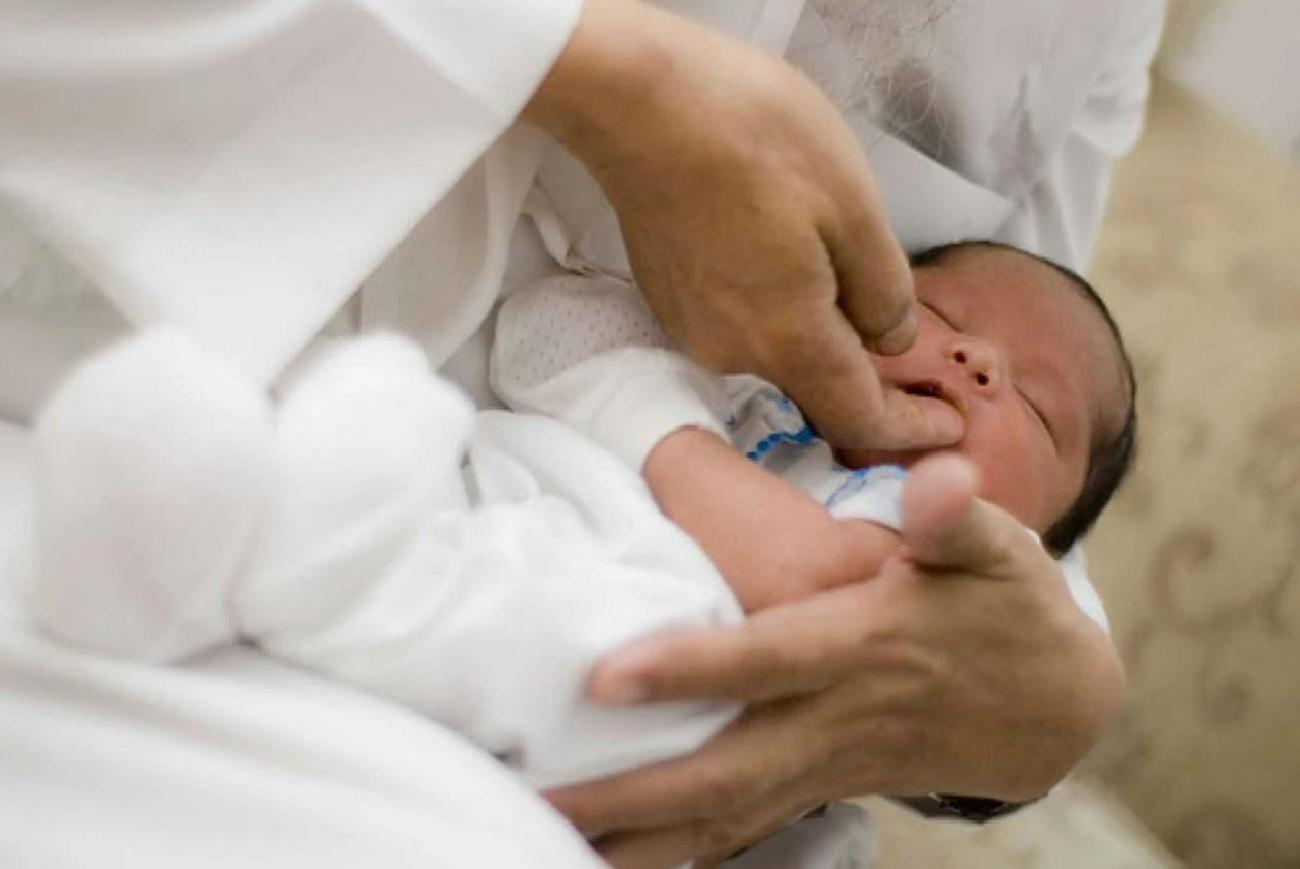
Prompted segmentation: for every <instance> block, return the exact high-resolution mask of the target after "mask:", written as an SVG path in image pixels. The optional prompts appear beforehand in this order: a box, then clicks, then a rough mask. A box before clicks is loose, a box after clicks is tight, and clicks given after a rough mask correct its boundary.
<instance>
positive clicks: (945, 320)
mask: <svg viewBox="0 0 1300 869" xmlns="http://www.w3.org/2000/svg"><path fill="white" fill-rule="evenodd" d="M920 304H921V307H922V308H925V309H926V310H927V311H929V312H930V313H931V314H934V315H935V316H936V317H938V318H939V321H940V322H942V323H943V324H944V325H945V326H947V327H948V328H949V329H952V330H953V331H954V332H958V331H960V330H959V329H958V328H957V326H956V324H955V323H953V321H952V318H951V317H948V316H947V315H945V314H944V312H943V311H940V310H939V309H938V307H936V306H935V305H933V304H931V303H930V302H921V303H920Z"/></svg>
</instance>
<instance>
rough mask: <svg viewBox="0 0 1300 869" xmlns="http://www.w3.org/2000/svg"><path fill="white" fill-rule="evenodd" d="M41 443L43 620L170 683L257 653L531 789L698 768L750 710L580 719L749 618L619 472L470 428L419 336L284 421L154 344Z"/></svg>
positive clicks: (701, 708)
mask: <svg viewBox="0 0 1300 869" xmlns="http://www.w3.org/2000/svg"><path fill="white" fill-rule="evenodd" d="M36 442H37V451H38V456H39V458H38V472H37V480H36V490H37V491H36V501H37V521H36V524H37V529H38V534H37V537H38V544H37V559H36V563H37V570H36V587H35V589H34V595H33V601H34V608H35V611H36V614H37V617H38V619H39V620H40V621H41V623H42V624H43V626H44V627H45V628H46V629H47V630H48V631H50V632H51V633H53V634H54V635H56V636H57V637H59V638H61V639H62V640H64V641H65V642H68V643H71V644H74V645H77V646H82V647H89V648H93V649H97V650H101V651H104V652H109V653H112V654H115V655H119V656H124V657H129V658H133V659H137V660H144V661H150V662H159V663H170V662H177V661H182V660H184V659H186V658H188V657H190V656H193V655H195V654H197V653H200V652H203V651H205V650H209V649H212V648H214V647H219V646H221V645H225V644H230V643H236V642H240V641H252V642H255V643H257V644H258V645H259V646H261V647H262V648H263V649H265V650H267V651H269V652H271V653H272V654H275V655H277V656H279V657H282V658H284V659H287V660H289V661H292V662H294V663H297V664H300V665H302V666H306V667H308V668H311V669H313V670H317V671H319V672H322V673H326V674H328V675H331V676H334V677H338V678H342V679H343V680H345V681H347V682H349V683H351V684H354V685H357V686H359V687H361V688H364V689H366V690H369V691H372V692H375V693H378V694H380V695H382V696H385V697H388V698H391V699H393V700H396V701H398V702H400V703H402V704H404V705H407V706H410V707H412V708H414V709H416V710H417V711H419V712H421V713H423V714H426V715H428V716H430V717H433V718H435V719H436V720H438V721H441V722H443V723H445V724H448V725H450V726H451V727H453V728H455V729H457V730H458V731H459V732H461V733H462V734H464V735H466V736H467V737H469V738H470V739H472V740H473V741H474V742H476V743H477V744H479V745H480V746H482V747H484V748H486V749H487V750H489V751H491V752H493V753H494V754H497V755H498V756H500V757H503V758H505V759H506V760H508V761H509V762H510V763H511V764H512V765H514V766H516V767H518V768H520V769H521V770H522V771H523V772H524V773H525V774H526V776H527V777H528V778H529V780H530V781H532V782H533V783H535V784H540V785H550V784H556V783H559V782H567V781H575V780H579V779H584V778H589V777H594V776H598V775H602V774H605V773H609V772H612V771H615V770H619V769H623V768H626V767H628V766H632V765H636V764H641V763H645V762H649V761H653V760H657V759H661V758H664V757H668V756H671V755H675V754H678V753H681V752H684V751H688V750H690V749H692V748H694V747H696V746H697V745H699V744H701V743H702V742H703V741H704V740H705V739H706V738H708V736H710V735H712V734H713V733H714V732H715V731H716V730H717V729H718V728H720V727H721V726H722V725H724V724H725V723H726V722H727V721H729V720H730V719H731V718H732V717H733V716H734V714H735V712H736V711H737V710H736V709H735V708H734V707H732V706H726V705H721V704H701V703H694V704H667V705H663V706H658V707H651V708H639V709H608V708H598V707H595V706H592V705H590V704H587V703H586V702H585V701H584V700H583V698H582V692H583V686H584V682H585V678H586V674H587V672H588V670H589V669H590V667H591V666H592V665H593V664H594V663H595V662H596V661H597V660H598V659H599V658H600V657H601V656H602V655H604V654H606V653H608V652H610V651H612V650H614V649H615V648H617V647H618V646H620V645H622V644H624V643H626V642H628V641H630V640H632V639H635V638H637V637H640V636H644V635H646V634H649V633H652V632H656V631H662V630H668V629H674V628H681V627H691V626H703V625H710V624H721V623H726V622H731V621H739V619H740V618H741V613H740V610H739V607H738V606H737V604H736V603H735V600H734V598H733V597H732V595H731V593H730V591H729V590H728V589H727V587H726V586H725V584H724V583H723V581H722V579H721V577H720V576H719V575H718V574H717V572H716V570H715V569H714V568H713V566H712V564H711V563H710V562H709V561H708V559H707V558H706V557H705V556H704V555H703V553H701V552H700V551H699V550H698V548H696V547H695V545H694V544H693V543H692V542H691V541H690V539H689V538H688V537H686V536H685V535H684V534H682V533H681V532H680V531H678V530H677V529H676V528H675V527H674V526H672V525H671V523H669V522H668V521H667V520H666V519H664V517H663V516H662V515H660V514H659V512H658V510H657V509H656V508H655V507H654V504H653V501H652V500H651V499H650V497H649V495H648V493H647V492H646V490H645V488H644V485H643V484H642V482H641V481H640V480H639V479H638V478H637V477H636V475H635V474H633V473H632V472H631V471H629V470H628V469H627V468H625V467H624V466H623V465H622V464H621V463H620V462H619V461H618V460H617V459H615V458H614V457H612V456H609V455H608V454H607V453H605V451H603V450H602V449H600V448H599V447H597V446H595V445H594V444H592V443H589V442H588V441H586V440H585V439H584V438H582V436H580V435H578V434H576V433H574V432H572V431H570V430H569V429H567V428H565V427H563V426H561V425H560V424H558V423H555V422H551V421H549V420H545V419H542V418H538V417H529V416H524V415H519V414H505V413H491V412H489V413H482V414H475V413H474V411H473V409H472V407H471V406H470V404H469V402H468V401H467V400H466V399H465V398H464V397H463V396H462V395H461V394H460V392H459V391H458V390H457V389H455V388H454V387H452V386H451V385H450V384H449V383H447V382H446V381H443V380H441V379H440V378H438V377H437V376H435V375H434V374H432V373H431V372H430V371H429V369H428V366H427V364H426V361H425V359H424V357H423V355H422V354H421V353H420V352H419V350H418V349H417V348H416V347H415V346H414V345H413V344H411V343H409V342H407V341H405V340H403V339H399V338H396V337H391V336H376V337H368V338H361V339H353V340H348V341H343V342H340V343H338V344H336V345H333V346H331V347H328V348H326V349H325V350H324V351H323V352H322V353H321V354H320V355H319V356H318V357H317V358H315V359H314V360H312V361H310V362H309V363H308V364H306V365H305V366H304V368H303V369H302V370H301V371H300V372H299V373H298V374H297V375H295V377H294V378H293V379H292V380H291V381H290V382H289V383H288V384H287V385H286V386H285V387H284V389H283V394H282V396H281V399H280V401H279V402H277V403H276V404H274V405H273V403H272V402H271V401H270V399H269V398H268V397H267V396H266V395H265V393H264V392H263V391H262V390H261V389H259V388H258V387H257V386H256V385H255V384H254V383H252V382H251V381H249V380H247V379H245V378H244V377H243V376H242V375H241V374H240V373H239V371H238V370H237V369H236V368H234V367H232V366H230V365H228V364H226V363H224V362H222V361H221V360H220V359H219V358H218V357H217V356H216V355H214V354H211V353H209V352H207V351H206V350H204V348H203V347H202V346H201V345H200V344H198V343H197V342H195V341H193V340H192V339H190V338H189V337H188V336H187V335H185V334H183V333H181V332H179V331H176V330H167V329H157V330H151V331H148V332H145V333H142V334H140V335H137V336H136V337H134V338H132V339H130V340H129V341H127V342H125V343H123V344H121V345H118V346H117V347H114V348H112V349H110V350H108V351H107V352H105V353H103V354H101V355H100V356H98V357H96V358H94V359H92V360H91V361H90V362H89V363H88V364H86V365H85V366H83V367H82V368H81V369H79V370H78V371H77V372H76V373H75V374H74V375H73V376H72V377H71V378H70V379H69V381H68V382H67V383H65V384H64V385H63V386H62V387H61V388H60V390H59V391H58V393H57V394H56V395H55V396H54V398H53V399H52V401H51V402H50V404H49V405H48V407H47V409H46V410H45V412H44V414H43V415H42V417H41V418H40V420H39V422H38V425H37V430H36Z"/></svg>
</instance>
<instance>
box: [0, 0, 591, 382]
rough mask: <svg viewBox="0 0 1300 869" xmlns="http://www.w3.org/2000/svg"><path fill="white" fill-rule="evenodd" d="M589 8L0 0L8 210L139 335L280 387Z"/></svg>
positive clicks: (572, 3)
mask: <svg viewBox="0 0 1300 869" xmlns="http://www.w3.org/2000/svg"><path fill="white" fill-rule="evenodd" d="M581 5H582V4H581V0H547V2H536V0H212V2H205V3H175V2H171V0H65V2H58V3H51V2H48V0H6V2H4V3H3V4H2V9H3V11H2V12H0V17H3V20H4V25H3V27H0V117H3V118H4V123H3V124H0V167H2V168H0V200H4V201H5V202H6V203H7V204H8V205H10V206H12V207H13V208H14V209H15V211H16V213H18V214H19V215H20V216H21V217H22V219H23V220H24V221H26V222H27V223H29V224H30V225H31V226H33V227H34V229H35V230H36V231H37V232H38V233H39V234H40V235H41V236H43V237H44V238H45V239H46V240H47V241H49V242H50V243H51V244H52V245H53V246H54V247H55V248H56V249H57V250H58V251H59V252H60V253H62V254H63V255H64V256H66V257H67V258H68V259H69V260H71V261H72V262H74V263H76V264H77V265H78V267H80V268H81V269H82V270H83V271H85V272H86V273H87V274H88V275H89V276H90V277H91V279H92V280H93V281H94V282H95V283H96V284H97V285H99V286H100V287H101V288H102V289H103V290H104V291H105V292H106V293H107V294H108V295H109V296H110V297H111V298H112V299H113V300H114V302H115V303H116V304H117V305H118V306H119V307H120V308H121V309H122V310H123V311H124V312H125V313H126V314H127V315H128V317H130V318H131V319H132V320H134V321H135V322H136V323H137V324H141V325H144V324H154V323H161V322H165V323H173V324H179V325H182V326H184V327H185V328H186V329H188V330H189V331H191V332H192V333H193V334H196V335H199V336H201V337H204V338H209V339H212V340H210V341H209V343H210V344H211V343H216V344H218V345H220V346H221V348H222V349H223V351H229V356H230V357H231V358H237V359H238V361H240V362H241V363H244V367H245V368H246V370H251V371H253V372H254V373H255V374H256V376H258V377H259V378H260V379H262V380H263V382H266V381H269V379H270V377H272V376H273V375H274V374H275V373H276V372H277V371H278V369H279V368H280V367H281V366H282V365H283V364H284V363H285V362H286V361H287V359H288V357H289V356H290V355H292V353H293V352H295V351H296V350H298V349H300V347H301V345H302V344H303V343H305V341H306V340H307V337H308V336H310V335H311V334H312V333H314V332H315V331H316V330H317V329H318V328H319V327H320V326H321V325H322V324H323V323H324V322H325V321H326V320H327V319H328V317H329V316H330V315H331V314H332V313H333V312H334V311H335V310H336V309H337V308H338V307H339V306H340V305H341V304H342V302H343V301H344V300H345V299H346V298H347V296H348V295H350V294H351V293H352V292H353V291H354V290H355V288H356V286H357V285H358V284H359V283H360V281H361V280H362V279H363V278H364V277H365V276H366V275H367V274H368V273H369V272H370V271H372V270H373V269H374V268H375V266H376V265H378V264H379V262H380V261H381V260H382V259H383V258H384V256H385V255H386V253H387V252H388V251H389V250H391V249H392V248H393V247H394V246H395V245H396V244H397V243H398V242H399V241H401V239H402V238H403V237H404V236H405V235H406V234H407V233H408V232H409V231H410V230H411V228H412V227H413V226H414V225H415V224H416V222H417V221H418V220H419V219H420V218H421V216H422V215H424V214H425V213H426V212H428V211H429V210H430V208H431V207H432V206H433V205H434V204H435V203H436V202H438V201H439V199H440V198H441V197H442V196H443V195H444V194H445V193H446V192H447V191H448V190H449V189H450V188H451V187H452V186H453V184H454V183H455V182H456V181H457V179H458V178H459V177H460V176H461V175H462V174H463V173H464V172H465V170H466V169H467V168H468V167H469V166H470V165H471V164H473V163H474V161H475V160H476V159H478V158H479V157H480V156H481V155H482V154H483V153H484V152H486V151H487V150H488V149H489V147H490V146H491V145H492V143H493V142H494V141H495V140H496V139H497V138H498V137H499V136H500V135H501V134H502V132H503V131H504V130H505V129H506V128H507V127H509V126H510V125H511V124H512V123H513V121H514V119H515V117H516V116H517V114H518V113H519V111H520V110H521V108H522V106H523V105H524V104H525V103H526V102H527V100H528V98H529V97H530V96H531V94H532V93H533V91H534V90H535V88H536V87H537V85H538V83H539V82H540V81H541V79H542V78H543V76H544V75H545V73H546V71H547V70H548V69H549V68H550V66H551V65H552V63H553V62H554V59H555V58H556V57H557V56H558V54H559V52H560V51H561V50H562V48H563V46H564V45H565V43H566V42H567V39H568V37H569V34H570V33H571V31H572V28H573V27H574V26H575V24H576V21H577V18H578V15H579V13H580V10H581ZM237 339H238V340H237Z"/></svg>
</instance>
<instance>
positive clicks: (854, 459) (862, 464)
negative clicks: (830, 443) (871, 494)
mask: <svg viewBox="0 0 1300 869" xmlns="http://www.w3.org/2000/svg"><path fill="white" fill-rule="evenodd" d="M930 452H931V451H930V450H848V449H838V448H837V449H836V450H835V460H836V461H837V462H839V463H840V464H841V465H843V466H844V467H846V468H874V467H877V466H878V465H898V466H899V467H900V468H910V467H912V465H914V464H916V463H917V462H919V461H920V460H921V459H923V458H925V457H926V456H927V455H929V454H930Z"/></svg>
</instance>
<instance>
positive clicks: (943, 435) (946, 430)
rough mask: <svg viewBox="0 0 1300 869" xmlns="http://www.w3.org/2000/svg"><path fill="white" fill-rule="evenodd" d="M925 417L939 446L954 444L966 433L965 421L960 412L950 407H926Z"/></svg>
mask: <svg viewBox="0 0 1300 869" xmlns="http://www.w3.org/2000/svg"><path fill="white" fill-rule="evenodd" d="M926 419H927V420H928V421H929V423H930V431H931V433H933V434H934V439H935V441H936V443H937V445H939V446H947V445H949V444H955V443H957V441H959V440H961V437H962V435H963V434H965V433H966V423H965V421H964V420H962V417H961V414H960V413H958V412H957V411H955V410H953V409H952V408H951V407H927V408H926Z"/></svg>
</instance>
